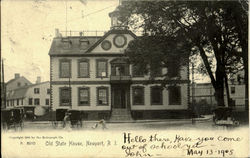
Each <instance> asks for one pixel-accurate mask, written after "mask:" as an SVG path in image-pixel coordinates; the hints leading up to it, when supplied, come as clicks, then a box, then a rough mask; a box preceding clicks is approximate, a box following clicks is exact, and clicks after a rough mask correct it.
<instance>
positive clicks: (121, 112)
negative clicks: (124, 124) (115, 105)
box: [110, 109, 133, 121]
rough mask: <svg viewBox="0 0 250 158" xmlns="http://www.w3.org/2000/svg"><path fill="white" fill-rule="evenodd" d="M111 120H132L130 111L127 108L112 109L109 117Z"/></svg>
mask: <svg viewBox="0 0 250 158" xmlns="http://www.w3.org/2000/svg"><path fill="white" fill-rule="evenodd" d="M110 120H111V121H119V120H133V119H132V117H131V113H130V111H128V110H127V109H113V110H112V115H111V118H110Z"/></svg>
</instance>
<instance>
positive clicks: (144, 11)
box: [119, 1, 247, 106]
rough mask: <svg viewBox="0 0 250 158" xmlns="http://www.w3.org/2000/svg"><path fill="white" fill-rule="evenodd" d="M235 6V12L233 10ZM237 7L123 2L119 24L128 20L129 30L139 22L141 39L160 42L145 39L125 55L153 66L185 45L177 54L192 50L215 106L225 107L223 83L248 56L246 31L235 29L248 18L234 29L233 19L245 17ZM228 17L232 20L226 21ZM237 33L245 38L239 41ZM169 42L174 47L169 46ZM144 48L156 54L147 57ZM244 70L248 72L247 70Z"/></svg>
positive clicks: (222, 3) (221, 3)
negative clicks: (212, 91) (205, 75)
mask: <svg viewBox="0 0 250 158" xmlns="http://www.w3.org/2000/svg"><path fill="white" fill-rule="evenodd" d="M235 6H237V8H238V10H237V9H232V8H234V7H235ZM239 7H241V6H240V5H239V2H238V1H227V2H225V1H202V2H201V1H199V2H197V1H154V2H151V1H135V2H131V1H129V2H127V1H125V2H123V3H122V5H121V6H120V8H119V9H120V14H121V20H122V19H123V20H124V19H128V20H129V24H130V25H131V26H134V25H136V24H137V26H138V22H140V25H139V26H138V27H139V28H142V29H143V31H144V34H143V37H148V34H149V35H150V38H151V39H152V38H154V39H158V38H160V39H161V40H160V43H161V44H158V43H157V42H159V41H157V40H156V41H152V44H151V45H150V42H144V41H145V38H138V39H136V40H135V41H133V42H132V43H131V44H130V45H129V47H128V51H127V52H128V53H127V54H128V56H129V57H130V58H131V59H133V60H132V63H133V62H136V63H138V64H139V63H140V62H138V60H135V59H136V58H137V57H139V58H140V60H142V59H143V60H144V61H143V62H142V63H143V64H139V65H144V66H145V65H147V64H149V65H152V63H154V60H155V61H156V62H157V60H156V59H160V61H168V60H167V57H168V56H171V55H170V54H171V52H172V50H173V49H174V48H177V44H178V43H179V42H180V43H181V45H183V43H185V46H182V47H179V48H180V49H178V50H177V51H180V50H181V49H184V50H185V51H188V50H191V54H197V53H198V54H199V55H200V56H201V58H202V60H203V64H204V66H205V68H206V71H207V73H208V75H209V77H210V79H211V83H212V85H213V87H214V89H215V98H216V99H217V102H218V105H220V106H225V103H224V83H225V85H226V86H227V74H228V71H230V69H231V68H233V66H234V65H237V64H239V63H240V61H241V60H242V58H243V61H244V60H246V58H244V53H245V54H247V51H244V49H245V48H247V47H245V46H244V44H246V45H247V43H246V42H245V38H244V37H245V35H246V34H247V31H246V30H244V29H237V28H238V27H239V28H242V27H243V26H242V25H244V24H245V23H246V22H247V19H246V18H245V17H247V16H243V17H244V18H242V19H241V20H240V21H243V22H244V23H241V24H238V26H235V23H234V21H232V17H235V16H237V15H241V14H244V13H243V11H242V9H240V8H239ZM236 11H237V13H234V12H236ZM228 15H231V16H230V17H228ZM138 19H141V20H138ZM235 20H236V19H235ZM244 27H245V25H244ZM240 31H241V32H240ZM240 33H241V34H243V35H244V37H241V36H240V35H241V34H240ZM163 37H164V38H163ZM241 39H242V40H243V42H241ZM171 40H173V41H174V44H172V45H171V44H170V45H168V44H169V43H170V41H171ZM138 41H141V42H138ZM142 41H143V42H142ZM243 43H244V44H243ZM143 44H146V45H147V46H151V47H153V48H151V49H153V50H157V51H159V52H158V53H152V51H151V54H150V55H149V53H147V50H146V48H147V49H150V48H148V47H146V48H145V46H142V45H143ZM243 47H244V49H243ZM130 52H131V53H130ZM132 52H134V53H132ZM211 55H213V56H214V59H215V65H216V70H215V72H213V71H212V69H211V67H212V64H213V63H211V62H210V61H209V56H211ZM156 56H157V57H156ZM155 58H156V59H155ZM161 63H162V62H161ZM163 63H164V62H163ZM232 63H234V64H232ZM156 65H157V64H156ZM244 66H245V65H244ZM244 68H245V69H247V68H246V66H245V67H244ZM245 72H246V71H245ZM245 78H246V77H245Z"/></svg>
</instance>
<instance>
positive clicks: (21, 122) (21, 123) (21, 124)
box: [20, 120, 24, 130]
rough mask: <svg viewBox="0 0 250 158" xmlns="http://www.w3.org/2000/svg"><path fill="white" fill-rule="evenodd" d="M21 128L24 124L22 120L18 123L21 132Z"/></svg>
mask: <svg viewBox="0 0 250 158" xmlns="http://www.w3.org/2000/svg"><path fill="white" fill-rule="evenodd" d="M23 127H24V122H23V120H21V121H20V129H21V130H23Z"/></svg>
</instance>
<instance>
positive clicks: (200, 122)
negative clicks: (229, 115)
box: [22, 115, 214, 131]
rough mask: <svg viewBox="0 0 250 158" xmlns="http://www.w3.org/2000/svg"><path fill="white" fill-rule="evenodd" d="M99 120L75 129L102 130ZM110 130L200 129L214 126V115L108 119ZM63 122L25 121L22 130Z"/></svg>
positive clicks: (49, 128)
mask: <svg viewBox="0 0 250 158" xmlns="http://www.w3.org/2000/svg"><path fill="white" fill-rule="evenodd" d="M98 122H99V121H97V120H95V121H82V127H81V128H79V127H78V128H76V127H73V130H98V129H101V130H102V127H103V126H102V124H98V128H97V129H95V128H94V127H95V126H96V124H97V123H98ZM105 125H106V127H107V129H108V130H147V129H148V130H165V129H174V130H175V129H199V128H202V129H203V128H210V129H211V128H213V125H214V123H213V122H212V115H205V116H203V117H202V118H195V119H193V120H192V119H157V120H127V121H106V123H105ZM62 129H63V126H62V122H59V123H58V125H57V126H55V125H54V124H53V122H52V121H24V125H23V129H22V131H28V130H39V131H40V130H62Z"/></svg>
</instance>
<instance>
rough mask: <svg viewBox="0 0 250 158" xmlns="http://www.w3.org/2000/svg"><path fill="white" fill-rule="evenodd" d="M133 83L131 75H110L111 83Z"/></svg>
mask: <svg viewBox="0 0 250 158" xmlns="http://www.w3.org/2000/svg"><path fill="white" fill-rule="evenodd" d="M130 81H131V76H130V75H117V76H115V75H110V82H111V83H129V82H130Z"/></svg>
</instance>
